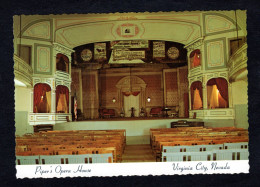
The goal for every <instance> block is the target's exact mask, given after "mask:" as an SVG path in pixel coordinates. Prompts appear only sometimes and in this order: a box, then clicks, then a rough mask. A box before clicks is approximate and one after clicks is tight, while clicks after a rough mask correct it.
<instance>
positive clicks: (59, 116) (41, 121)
mask: <svg viewBox="0 0 260 187" xmlns="http://www.w3.org/2000/svg"><path fill="white" fill-rule="evenodd" d="M71 119H72V116H71V114H68V113H64V114H63V113H30V114H29V124H30V125H46V124H51V125H55V124H57V123H64V122H67V121H71Z"/></svg>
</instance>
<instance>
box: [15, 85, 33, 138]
mask: <svg viewBox="0 0 260 187" xmlns="http://www.w3.org/2000/svg"><path fill="white" fill-rule="evenodd" d="M30 94H31V89H30V88H26V87H19V86H16V87H15V128H16V131H15V134H16V135H23V134H25V133H32V132H33V127H32V126H30V125H29V124H28V113H29V112H30V106H31V101H30Z"/></svg>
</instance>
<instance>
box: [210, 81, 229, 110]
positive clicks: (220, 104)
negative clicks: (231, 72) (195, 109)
mask: <svg viewBox="0 0 260 187" xmlns="http://www.w3.org/2000/svg"><path fill="white" fill-rule="evenodd" d="M207 93H208V94H207V99H208V108H209V109H214V108H228V107H229V106H228V83H227V80H226V79H224V78H213V79H210V80H209V81H208V82H207Z"/></svg>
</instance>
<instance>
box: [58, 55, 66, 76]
mask: <svg viewBox="0 0 260 187" xmlns="http://www.w3.org/2000/svg"><path fill="white" fill-rule="evenodd" d="M56 71H63V72H67V73H69V58H68V57H67V56H66V55H63V54H61V53H58V54H57V55H56Z"/></svg>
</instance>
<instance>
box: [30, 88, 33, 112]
mask: <svg viewBox="0 0 260 187" xmlns="http://www.w3.org/2000/svg"><path fill="white" fill-rule="evenodd" d="M33 91H34V86H33V87H32V88H31V107H30V113H33V105H34V97H33V96H34V94H33Z"/></svg>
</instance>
